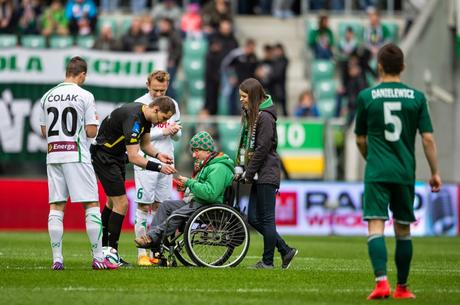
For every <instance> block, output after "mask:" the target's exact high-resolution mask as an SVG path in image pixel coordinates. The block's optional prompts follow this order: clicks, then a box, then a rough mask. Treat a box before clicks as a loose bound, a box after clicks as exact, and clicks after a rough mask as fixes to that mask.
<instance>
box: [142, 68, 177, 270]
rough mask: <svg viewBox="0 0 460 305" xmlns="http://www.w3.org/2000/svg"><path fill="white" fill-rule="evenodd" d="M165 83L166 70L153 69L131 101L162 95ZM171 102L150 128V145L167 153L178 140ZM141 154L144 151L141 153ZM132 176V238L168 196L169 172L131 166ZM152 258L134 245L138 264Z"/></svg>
mask: <svg viewBox="0 0 460 305" xmlns="http://www.w3.org/2000/svg"><path fill="white" fill-rule="evenodd" d="M168 85H169V74H168V73H167V72H165V71H161V70H157V71H154V72H152V73H151V74H150V75H149V77H148V79H147V89H148V90H149V92H148V93H146V94H145V95H143V96H141V97H140V98H138V99H137V100H135V101H134V102H137V103H142V104H146V105H148V104H150V103H151V102H152V100H153V99H154V98H156V97H160V96H164V95H165V94H166V90H167V89H168ZM173 101H174V100H173ZM174 105H175V107H176V113H175V114H174V115H173V116H172V117H171V118H170V119H169V120H168V121H167V122H165V123H162V124H157V125H155V126H153V127H152V129H151V130H150V135H151V138H152V144H153V146H154V147H155V148H156V149H157V150H158V151H161V152H162V153H166V154H168V155H171V156H173V155H174V145H173V141H178V140H179V139H180V137H181V135H182V132H181V126H180V112H179V106H178V105H177V102H176V101H174ZM141 153H142V152H141ZM142 155H144V154H143V153H142ZM146 157H147V156H146ZM148 158H149V160H150V161H154V162H159V161H158V160H157V159H155V158H152V157H148ZM134 179H135V183H136V202H137V210H136V219H135V222H134V232H135V235H136V238H138V237H140V236H143V235H145V234H146V233H147V232H146V229H147V219H148V217H149V211H151V213H152V214H153V215H154V214H155V213H156V211H157V210H158V207H159V205H160V203H161V202H163V201H165V200H168V199H170V195H171V193H172V175H164V174H162V173H159V172H152V171H148V170H144V169H142V168H141V167H138V166H135V167H134ZM152 261H154V260H150V259H149V257H148V256H147V252H146V250H145V249H138V260H137V263H138V265H140V266H150V265H152Z"/></svg>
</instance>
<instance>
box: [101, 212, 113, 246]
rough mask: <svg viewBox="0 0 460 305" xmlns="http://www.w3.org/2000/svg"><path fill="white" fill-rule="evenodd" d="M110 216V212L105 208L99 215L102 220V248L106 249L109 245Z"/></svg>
mask: <svg viewBox="0 0 460 305" xmlns="http://www.w3.org/2000/svg"><path fill="white" fill-rule="evenodd" d="M110 214H112V210H111V209H109V208H108V207H107V206H104V209H102V213H101V220H102V246H103V247H107V246H108V245H109V218H110Z"/></svg>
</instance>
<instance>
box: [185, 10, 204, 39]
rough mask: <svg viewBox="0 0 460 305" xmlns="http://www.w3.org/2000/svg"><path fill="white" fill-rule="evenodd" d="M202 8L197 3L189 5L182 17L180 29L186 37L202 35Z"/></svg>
mask: <svg viewBox="0 0 460 305" xmlns="http://www.w3.org/2000/svg"><path fill="white" fill-rule="evenodd" d="M201 22H202V20H201V14H200V6H199V5H198V4H197V3H189V4H188V5H187V9H186V11H185V13H184V14H183V15H182V18H181V23H180V29H181V31H182V33H183V34H184V35H185V36H190V35H191V36H197V35H200V34H201Z"/></svg>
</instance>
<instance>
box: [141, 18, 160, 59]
mask: <svg viewBox="0 0 460 305" xmlns="http://www.w3.org/2000/svg"><path fill="white" fill-rule="evenodd" d="M140 20H141V30H142V33H143V34H144V36H145V37H146V39H147V51H158V48H159V46H158V36H157V33H156V32H155V25H154V22H153V19H152V17H150V16H149V15H144V16H142V17H140Z"/></svg>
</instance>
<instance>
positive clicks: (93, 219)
mask: <svg viewBox="0 0 460 305" xmlns="http://www.w3.org/2000/svg"><path fill="white" fill-rule="evenodd" d="M85 219H86V233H87V234H88V237H89V242H90V243H91V251H92V252H93V258H95V259H97V260H98V261H101V260H103V259H104V256H103V255H102V220H101V211H100V210H99V208H98V207H94V208H88V209H86V212H85Z"/></svg>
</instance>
